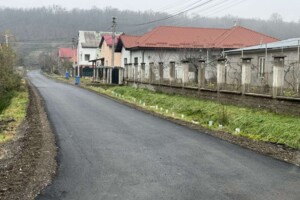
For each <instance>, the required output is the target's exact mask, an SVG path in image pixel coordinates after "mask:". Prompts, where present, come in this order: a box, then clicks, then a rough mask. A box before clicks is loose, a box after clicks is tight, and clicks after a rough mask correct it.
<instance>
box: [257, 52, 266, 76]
mask: <svg viewBox="0 0 300 200" xmlns="http://www.w3.org/2000/svg"><path fill="white" fill-rule="evenodd" d="M265 69H266V58H265V57H259V58H258V76H259V77H264V75H265Z"/></svg>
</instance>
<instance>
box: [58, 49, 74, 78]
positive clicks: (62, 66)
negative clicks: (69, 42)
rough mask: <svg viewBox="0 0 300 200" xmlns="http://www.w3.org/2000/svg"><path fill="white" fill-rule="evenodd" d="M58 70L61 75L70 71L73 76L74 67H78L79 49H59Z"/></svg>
mask: <svg viewBox="0 0 300 200" xmlns="http://www.w3.org/2000/svg"><path fill="white" fill-rule="evenodd" d="M57 54H58V55H57V56H58V69H59V70H60V73H61V74H63V73H64V72H66V71H68V72H70V73H71V74H73V69H74V68H73V67H72V66H76V65H77V49H72V48H59V49H58V53H57Z"/></svg>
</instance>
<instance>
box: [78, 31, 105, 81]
mask: <svg viewBox="0 0 300 200" xmlns="http://www.w3.org/2000/svg"><path fill="white" fill-rule="evenodd" d="M101 34H102V32H97V31H79V32H78V44H77V49H78V53H77V54H78V58H77V63H78V64H77V70H76V71H77V75H78V67H79V71H80V76H93V66H92V63H91V62H89V61H90V60H94V59H96V57H97V54H99V52H98V51H97V47H98V44H99V41H100V39H101Z"/></svg>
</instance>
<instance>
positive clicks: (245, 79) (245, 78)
mask: <svg viewBox="0 0 300 200" xmlns="http://www.w3.org/2000/svg"><path fill="white" fill-rule="evenodd" d="M241 59H242V94H245V93H246V92H248V91H249V85H250V84H251V60H252V58H250V57H243V58H241Z"/></svg>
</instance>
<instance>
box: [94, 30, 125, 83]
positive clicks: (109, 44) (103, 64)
mask: <svg viewBox="0 0 300 200" xmlns="http://www.w3.org/2000/svg"><path fill="white" fill-rule="evenodd" d="M119 40H120V34H116V35H115V37H114V39H113V36H112V34H103V35H102V37H101V40H100V43H99V47H98V49H99V55H98V56H97V59H96V62H97V66H99V67H100V70H101V71H100V75H101V78H102V80H103V82H106V83H113V84H121V83H122V81H123V73H122V72H123V70H120V68H121V48H120V43H119ZM113 46H114V48H115V49H114V53H113ZM112 57H113V58H112Z"/></svg>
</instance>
